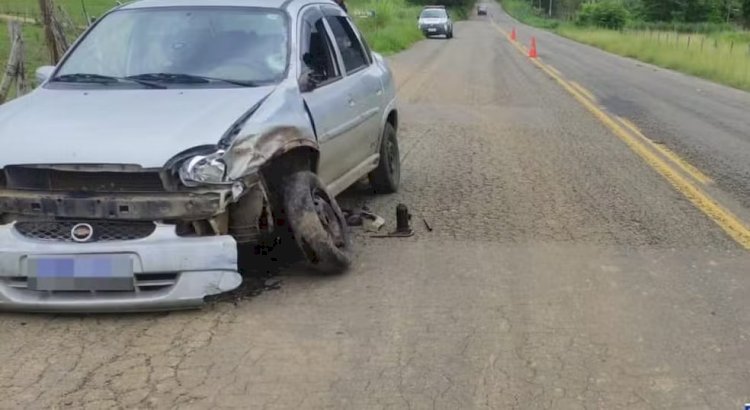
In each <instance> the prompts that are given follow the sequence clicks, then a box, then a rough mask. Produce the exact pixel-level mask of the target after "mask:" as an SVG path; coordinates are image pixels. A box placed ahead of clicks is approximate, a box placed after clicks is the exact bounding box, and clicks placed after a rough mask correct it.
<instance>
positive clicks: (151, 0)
mask: <svg viewBox="0 0 750 410" xmlns="http://www.w3.org/2000/svg"><path fill="white" fill-rule="evenodd" d="M292 1H294V2H295V3H296V2H299V0H136V1H133V2H132V3H127V4H125V5H124V6H122V7H121V9H123V10H126V9H140V8H148V7H199V6H218V7H267V8H276V9H279V8H284V7H285V6H286V4H288V3H290V2H292ZM309 2H310V3H320V2H321V1H313V0H310V1H309Z"/></svg>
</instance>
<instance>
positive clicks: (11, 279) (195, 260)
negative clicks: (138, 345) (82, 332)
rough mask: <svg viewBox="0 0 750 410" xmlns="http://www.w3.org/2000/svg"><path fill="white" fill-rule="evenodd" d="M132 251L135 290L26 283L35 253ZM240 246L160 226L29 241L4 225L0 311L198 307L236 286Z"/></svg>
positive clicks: (0, 253)
mask: <svg viewBox="0 0 750 410" xmlns="http://www.w3.org/2000/svg"><path fill="white" fill-rule="evenodd" d="M80 254H85V255H96V254H127V255H129V256H131V258H132V260H133V270H134V272H133V273H134V281H135V284H134V288H135V290H134V291H128V292H91V291H86V292H79V291H76V292H58V291H53V292H50V291H36V290H30V289H28V288H27V287H26V282H27V280H28V278H27V277H26V276H25V272H24V269H23V266H24V263H23V261H24V260H25V259H26V258H28V257H29V256H34V255H45V256H48V255H80ZM241 283H242V277H241V276H240V274H239V273H238V272H237V245H236V242H235V241H234V239H233V238H232V237H231V236H206V237H195V238H186V237H179V236H177V234H176V233H175V228H174V226H171V225H158V226H157V227H156V229H155V230H154V232H153V233H152V234H151V235H149V236H148V237H146V238H143V239H137V240H128V241H111V242H94V243H67V242H51V241H42V240H35V239H29V238H26V237H24V236H22V235H21V234H19V233H18V232H17V231H16V230H15V229H14V227H13V224H7V225H3V226H0V310H16V311H36V312H133V311H157V310H173V309H187V308H195V307H199V306H201V305H202V304H203V302H204V298H205V297H206V296H209V295H215V294H218V293H223V292H227V291H230V290H233V289H235V288H237V287H238V286H239V285H240V284H241Z"/></svg>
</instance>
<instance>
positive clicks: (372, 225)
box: [342, 206, 385, 232]
mask: <svg viewBox="0 0 750 410" xmlns="http://www.w3.org/2000/svg"><path fill="white" fill-rule="evenodd" d="M342 212H343V213H344V216H345V217H346V223H347V225H349V226H361V227H363V228H364V230H366V231H368V232H378V231H379V230H380V228H382V227H383V225H385V218H383V217H382V216H380V215H376V214H374V213H372V212H370V210H369V209H368V208H367V207H364V206H363V207H362V209H361V210H359V211H352V210H350V209H344V210H342Z"/></svg>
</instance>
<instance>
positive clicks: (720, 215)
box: [491, 20, 750, 250]
mask: <svg viewBox="0 0 750 410" xmlns="http://www.w3.org/2000/svg"><path fill="white" fill-rule="evenodd" d="M491 23H492V24H493V25H494V26H495V27H496V28H497V29H498V30H499V31H500V32H501V33H504V34H505V32H504V31H503V30H502V29H501V28H500V27H499V26H498V25H497V23H495V22H494V21H493V20H491ZM511 44H514V45H515V42H513V41H511ZM516 48H518V49H519V51H522V52H523V50H522V49H520V48H519V47H518V46H517V45H516ZM530 61H531V62H532V63H533V64H534V65H536V66H537V67H539V68H540V69H542V70H543V71H544V72H545V73H547V74H548V75H549V76H550V77H552V78H553V79H554V80H555V81H556V82H557V83H558V84H560V86H562V87H563V89H565V90H566V91H567V92H568V93H570V94H571V95H572V96H573V97H574V98H575V99H576V100H577V101H578V102H580V103H581V104H582V105H583V106H584V107H585V108H586V109H587V110H588V111H589V112H591V113H592V114H593V115H594V116H595V117H596V118H597V119H598V120H599V121H601V122H602V123H603V124H604V125H605V126H606V127H607V128H609V129H610V131H612V132H613V133H614V134H615V135H616V136H617V137H619V138H620V139H621V140H622V141H623V142H624V143H625V144H626V145H627V146H628V147H630V149H631V150H632V151H633V152H635V153H636V154H638V156H640V157H641V158H642V159H643V160H645V161H646V163H647V164H649V165H650V166H651V167H652V168H653V169H654V170H655V171H656V172H658V173H659V174H661V176H662V177H664V178H665V179H666V180H667V181H668V182H669V183H670V184H671V185H672V186H673V187H674V188H675V189H676V190H677V191H678V192H680V193H681V194H682V195H683V196H684V197H685V198H687V199H688V200H689V201H690V202H692V203H693V205H695V207H696V208H698V209H699V210H700V211H701V212H703V213H704V214H705V215H706V216H708V217H709V218H710V219H711V220H713V221H714V222H715V223H716V224H717V225H719V227H720V228H721V229H723V230H724V232H726V233H727V234H728V235H729V236H730V237H731V238H732V239H734V240H735V241H736V242H737V243H739V244H740V245H741V246H742V247H744V248H745V249H747V250H750V228H748V227H747V225H745V224H744V223H743V222H742V220H740V218H738V217H737V216H736V215H734V214H733V213H732V212H731V211H729V210H728V209H726V208H724V207H723V206H721V205H720V204H719V203H718V202H717V201H716V200H714V199H713V198H711V197H710V196H709V195H708V194H707V193H705V192H703V190H701V189H700V188H699V187H698V186H696V185H695V184H694V183H692V182H691V181H690V180H689V179H687V178H686V177H684V176H682V175H681V174H680V173H679V172H678V171H676V170H675V169H673V168H672V167H671V166H670V165H669V163H668V162H666V161H665V160H664V159H662V157H660V156H659V155H658V154H656V153H655V152H654V151H652V150H650V149H649V148H648V145H647V144H646V143H644V142H643V141H641V140H640V139H639V138H637V136H634V135H633V134H631V132H632V131H631V132H628V130H627V129H626V128H625V127H624V126H623V125H621V123H619V122H618V121H616V120H615V119H613V118H612V117H611V116H610V115H608V114H607V113H606V112H604V111H603V110H602V109H601V108H599V107H598V106H597V105H596V104H595V103H594V102H593V101H592V100H590V99H588V98H587V97H586V96H585V94H584V93H582V92H580V91H578V90H577V89H576V88H575V87H573V86H572V85H571V83H570V82H568V81H567V80H565V79H564V78H563V76H562V75H559V74H557V73H555V71H556V70H555V71H553V70H551V69H550V66H549V65H547V64H544V63H542V62H540V61H538V59H533V58H532V59H530ZM558 73H559V71H558ZM660 151H661V150H660ZM662 152H663V151H662ZM675 157H676V155H675ZM690 174H691V175H692V173H690ZM693 177H695V176H693Z"/></svg>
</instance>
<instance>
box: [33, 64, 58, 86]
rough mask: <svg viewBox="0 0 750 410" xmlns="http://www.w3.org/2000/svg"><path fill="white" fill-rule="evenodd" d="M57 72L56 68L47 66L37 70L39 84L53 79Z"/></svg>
mask: <svg viewBox="0 0 750 410" xmlns="http://www.w3.org/2000/svg"><path fill="white" fill-rule="evenodd" d="M54 72H55V66H51V65H46V66H43V67H39V68H37V69H36V81H37V82H38V83H39V84H42V83H45V82H46V81H47V80H49V78H50V77H52V73H54Z"/></svg>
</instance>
